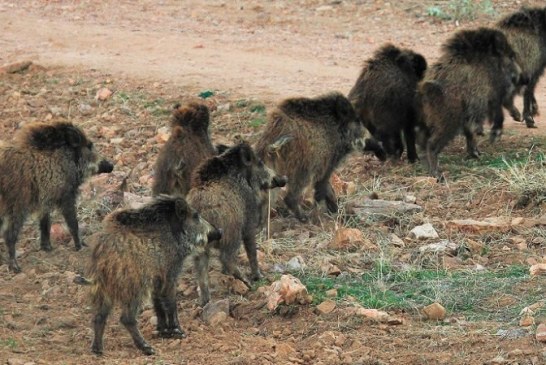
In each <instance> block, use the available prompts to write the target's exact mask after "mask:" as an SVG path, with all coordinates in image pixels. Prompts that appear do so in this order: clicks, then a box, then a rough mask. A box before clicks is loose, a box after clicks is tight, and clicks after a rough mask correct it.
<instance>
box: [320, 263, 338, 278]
mask: <svg viewBox="0 0 546 365" xmlns="http://www.w3.org/2000/svg"><path fill="white" fill-rule="evenodd" d="M321 271H322V272H323V273H324V274H326V275H329V276H338V275H339V274H341V270H340V269H339V267H337V266H336V265H334V264H331V263H329V262H328V263H326V264H324V265H322V266H321Z"/></svg>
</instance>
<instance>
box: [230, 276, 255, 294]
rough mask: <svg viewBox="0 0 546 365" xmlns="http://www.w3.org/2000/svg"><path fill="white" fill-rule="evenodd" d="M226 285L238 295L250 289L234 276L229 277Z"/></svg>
mask: <svg viewBox="0 0 546 365" xmlns="http://www.w3.org/2000/svg"><path fill="white" fill-rule="evenodd" d="M227 286H228V287H229V288H230V290H231V291H232V292H234V293H235V294H238V295H245V294H246V293H248V291H249V290H250V289H249V288H248V286H246V284H245V283H243V282H242V281H241V280H239V279H235V278H234V277H229V281H228V283H227Z"/></svg>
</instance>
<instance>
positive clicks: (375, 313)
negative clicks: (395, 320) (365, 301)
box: [356, 308, 389, 322]
mask: <svg viewBox="0 0 546 365" xmlns="http://www.w3.org/2000/svg"><path fill="white" fill-rule="evenodd" d="M356 314H357V315H359V316H362V317H366V318H370V319H374V320H376V321H378V322H387V321H388V320H389V314H388V313H387V312H383V311H380V310H377V309H368V308H357V310H356Z"/></svg>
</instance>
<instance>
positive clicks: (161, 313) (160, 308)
mask: <svg viewBox="0 0 546 365" xmlns="http://www.w3.org/2000/svg"><path fill="white" fill-rule="evenodd" d="M161 284H162V283H161V281H160V280H156V281H155V283H154V292H153V295H152V298H153V302H154V311H155V315H156V316H157V326H156V329H157V332H159V335H160V336H162V337H164V333H165V332H167V327H168V326H167V314H166V313H165V312H166V309H165V306H164V305H163V300H162V299H161V295H160V292H161Z"/></svg>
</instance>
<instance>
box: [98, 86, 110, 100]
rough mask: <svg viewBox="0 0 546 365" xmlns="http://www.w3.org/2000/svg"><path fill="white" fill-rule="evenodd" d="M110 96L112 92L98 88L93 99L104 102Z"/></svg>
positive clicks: (104, 88)
mask: <svg viewBox="0 0 546 365" xmlns="http://www.w3.org/2000/svg"><path fill="white" fill-rule="evenodd" d="M110 96H112V90H110V89H109V88H107V87H103V88H100V89H99V90H98V91H97V94H96V95H95V99H96V100H99V101H105V100H107V99H108V98H110Z"/></svg>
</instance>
